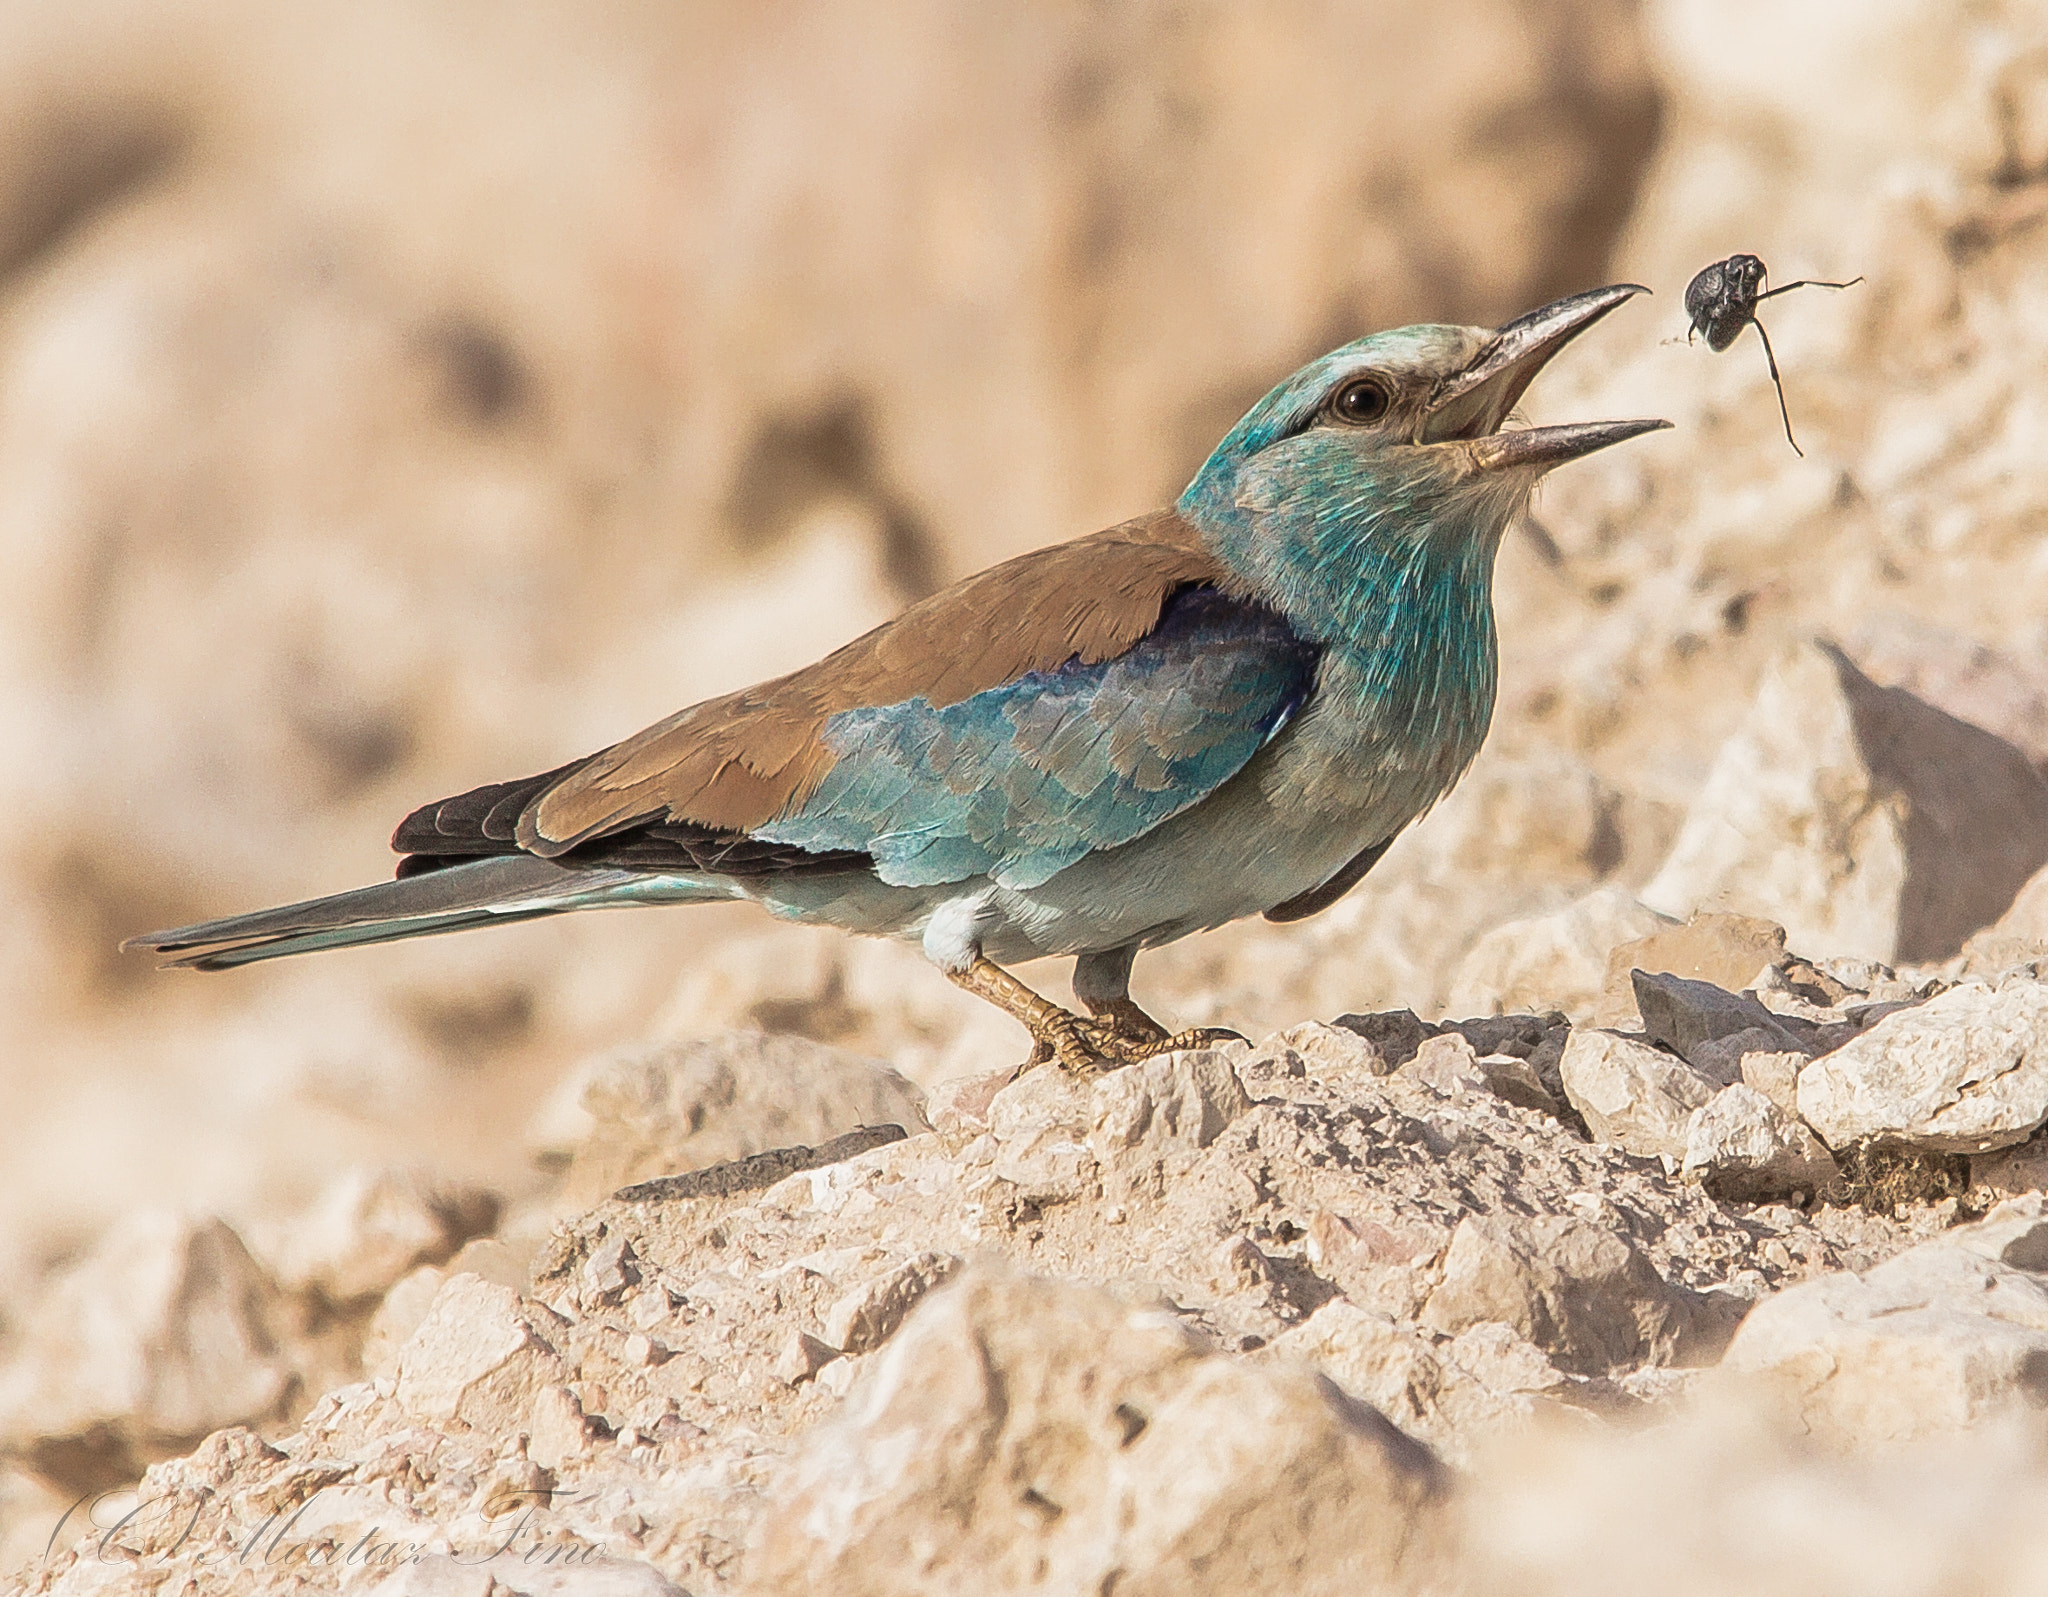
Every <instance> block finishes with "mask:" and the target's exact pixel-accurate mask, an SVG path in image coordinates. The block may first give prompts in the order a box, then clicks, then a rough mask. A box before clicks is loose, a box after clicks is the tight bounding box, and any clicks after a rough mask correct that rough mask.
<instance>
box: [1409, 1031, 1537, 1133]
mask: <svg viewBox="0 0 2048 1597" xmlns="http://www.w3.org/2000/svg"><path fill="white" fill-rule="evenodd" d="M1401 1073H1402V1074H1403V1075H1405V1076H1408V1077H1409V1078H1410V1079H1412V1080H1415V1081H1419V1082H1422V1083H1423V1084H1424V1085H1426V1086H1429V1087H1432V1088H1434V1089H1435V1090H1436V1091H1438V1092H1440V1093H1443V1094H1444V1095H1445V1096H1447V1097H1452V1096H1455V1095H1457V1094H1458V1093H1461V1092H1490V1093H1492V1094H1493V1095H1494V1096H1495V1097H1496V1098H1499V1099H1501V1100H1502V1101H1503V1102H1505V1103H1511V1104H1517V1105H1519V1106H1520V1107H1522V1108H1524V1109H1538V1110H1541V1111H1543V1112H1544V1113H1546V1114H1550V1113H1555V1112H1556V1109H1557V1102H1556V1100H1555V1099H1553V1098H1552V1097H1551V1096H1550V1091H1549V1089H1548V1088H1546V1087H1545V1086H1544V1085H1543V1082H1542V1079H1541V1078H1540V1077H1539V1076H1538V1075H1537V1074H1536V1071H1535V1068H1534V1067H1533V1066H1532V1065H1530V1063H1529V1061H1528V1060H1526V1059H1523V1058H1519V1057H1517V1056H1516V1055H1514V1054H1485V1055H1481V1054H1479V1053H1478V1052H1476V1051H1475V1050H1474V1048H1473V1046H1472V1044H1471V1042H1470V1041H1469V1040H1468V1039H1466V1038H1465V1037H1463V1036H1461V1035H1459V1034H1458V1033H1457V1032H1445V1033H1442V1034H1441V1035H1439V1036H1435V1037H1431V1038H1428V1039H1427V1040H1425V1041H1424V1042H1423V1044H1422V1046H1421V1047H1420V1048H1418V1049H1416V1051H1415V1057H1414V1058H1413V1059H1411V1060H1409V1061H1408V1063H1407V1064H1405V1065H1403V1066H1402V1067H1401Z"/></svg>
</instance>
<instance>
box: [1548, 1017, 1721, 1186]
mask: <svg viewBox="0 0 2048 1597" xmlns="http://www.w3.org/2000/svg"><path fill="white" fill-rule="evenodd" d="M1558 1073H1559V1075H1560V1076H1561V1077H1562V1078H1563V1080H1564V1091H1565V1096H1566V1097H1567V1098H1569V1099H1570V1100H1571V1104H1572V1107H1573V1108H1574V1109H1576V1110H1578V1112H1579V1113H1580V1114H1582V1115H1584V1116H1585V1117H1586V1127H1587V1129H1588V1130H1590V1131H1591V1132H1592V1133H1593V1135H1594V1136H1595V1137H1596V1138H1598V1139H1599V1140H1600V1141H1602V1142H1611V1143H1613V1144H1614V1145H1615V1146H1616V1147H1618V1148H1625V1149H1627V1150H1628V1151H1629V1152H1630V1153H1633V1154H1640V1155H1642V1156H1644V1157H1645V1158H1654V1157H1656V1156H1658V1155H1662V1156H1664V1157H1666V1158H1669V1159H1673V1160H1678V1159H1683V1158H1684V1157H1685V1128H1686V1124H1687V1122H1688V1121H1689V1120H1691V1118H1692V1112H1693V1111H1694V1110H1695V1109H1698V1108H1699V1107H1701V1106H1702V1105H1703V1104H1705V1103H1706V1102H1707V1101H1708V1100H1709V1099H1711V1098H1712V1097H1713V1096H1714V1094H1715V1092H1716V1091H1718V1090H1719V1087H1720V1083H1718V1082H1714V1081H1710V1080H1708V1079H1707V1078H1706V1077H1705V1076H1703V1075H1701V1074H1700V1073H1699V1072H1698V1071H1697V1070H1695V1069H1693V1067H1692V1066H1691V1065H1689V1064H1687V1063H1686V1062H1685V1061H1684V1060H1683V1059H1679V1058H1676V1057H1675V1056H1673V1055H1671V1054H1667V1053H1665V1052H1664V1051H1663V1050H1662V1049H1661V1048H1653V1047H1651V1046H1650V1044H1648V1043H1646V1042H1644V1041H1643V1040H1642V1039H1641V1038H1638V1037H1624V1036H1622V1035H1621V1034H1620V1033H1619V1032H1612V1031H1593V1030H1590V1029H1587V1028H1583V1027H1582V1028H1580V1029H1578V1030H1575V1031H1573V1033H1572V1034H1571V1038H1570V1040H1569V1041H1567V1042H1566V1043H1565V1046H1564V1057H1563V1059H1561V1060H1560V1061H1559V1062H1558Z"/></svg>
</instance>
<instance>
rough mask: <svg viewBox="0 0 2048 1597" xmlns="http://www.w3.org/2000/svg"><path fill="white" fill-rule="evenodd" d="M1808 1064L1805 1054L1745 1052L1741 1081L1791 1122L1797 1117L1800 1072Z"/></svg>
mask: <svg viewBox="0 0 2048 1597" xmlns="http://www.w3.org/2000/svg"><path fill="white" fill-rule="evenodd" d="M1808 1063H1809V1061H1808V1058H1807V1056H1806V1054H1805V1053H1803V1052H1799V1053H1794V1052H1791V1051H1789V1050H1788V1051H1787V1052H1784V1053H1753V1052H1745V1053H1744V1054H1743V1055H1742V1059H1741V1069H1742V1082H1743V1085H1744V1086H1746V1087H1754V1088H1755V1089H1756V1090H1757V1091H1758V1092H1760V1093H1762V1094H1763V1095H1764V1096H1765V1097H1766V1098H1768V1099H1770V1100H1771V1102H1772V1103H1774V1104H1776V1105H1777V1106H1778V1107H1779V1108H1780V1109H1781V1110H1783V1111H1784V1112H1785V1113H1786V1114H1788V1115H1790V1116H1792V1117H1793V1118H1794V1119H1797V1118H1798V1115H1799V1073H1800V1072H1801V1071H1802V1070H1804V1069H1805V1068H1806V1066H1807V1064H1808Z"/></svg>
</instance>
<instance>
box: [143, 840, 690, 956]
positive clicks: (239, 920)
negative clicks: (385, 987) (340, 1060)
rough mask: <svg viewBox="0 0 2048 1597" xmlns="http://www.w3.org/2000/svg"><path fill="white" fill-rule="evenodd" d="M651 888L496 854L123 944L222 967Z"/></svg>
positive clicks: (683, 888) (527, 915)
mask: <svg viewBox="0 0 2048 1597" xmlns="http://www.w3.org/2000/svg"><path fill="white" fill-rule="evenodd" d="M650 885H651V884H650V881H649V878H648V877H647V875H646V874H645V873H644V872H639V871H625V870H601V869H600V870H591V869H577V868H574V867H568V866H562V865H557V864H555V863H554V862H553V861H552V860H544V859H536V858H535V857H533V856H532V855H530V854H515V855H500V856H497V857H495V858H490V859H480V860H474V861H469V862H466V863H464V864H461V865H451V866H448V867H446V868H445V869H442V870H437V871H428V872H424V873H422V874H420V875H417V876H407V877H402V878H400V879H399V880H397V881H390V882H378V883H376V884H375V885H374V886H370V887H358V888H356V889H354V890H353V891H351V892H346V893H336V894H334V895H332V896H331V897H328V898H315V899H311V900H309V901H307V902H306V903H303V904H286V905H284V906H282V907H281V908H278V909H265V910H258V911H256V912H255V913H253V914H249V915H229V916H227V917H225V918H224V919H221V920H210V921H200V922H198V923H197V924H196V925H192V926H178V927H173V928H172V929H171V930H169V931H162V932H146V933H144V934H143V935H142V936H140V937H131V938H129V939H128V941H126V942H125V943H123V944H122V945H121V946H122V948H123V949H130V948H147V949H152V950H154V951H156V952H157V953H162V954H175V955H178V956H180V957H178V958H175V959H171V960H167V961H166V962H165V963H166V966H167V967H184V968H187V969H191V970H227V969H230V968H232V967H234V966H236V965H251V964H254V963H255V962H256V961H258V960H263V959H280V958H283V957H284V956H285V955H287V954H310V953H314V952H317V951H319V950H321V949H328V948H350V947H355V946H357V945H359V944H364V943H388V942H393V941H395V940H397V939H399V938H403V937H429V936H432V935H434V934H436V933H438V932H456V931H462V930H464V929H465V928H467V927H471V926H485V925H491V926H497V925H503V924H505V923H506V922H508V921H516V920H534V919H537V918H538V917H540V916H543V915H560V914H564V913H566V912H567V911H569V910H576V909H594V908H597V907H598V906H600V905H602V904H606V903H645V902H648V900H649V898H650V897H651V896H655V895H651V894H650V893H649V892H648V888H649V887H650ZM659 896H661V897H665V898H673V899H688V898H693V897H702V898H706V899H709V898H716V897H722V896H724V895H723V894H722V893H720V892H719V891H718V890H717V889H715V888H712V887H709V886H708V885H707V886H705V887H702V888H698V889H695V890H693V889H691V888H690V887H689V886H687V885H686V884H684V883H682V882H676V883H675V884H674V890H673V891H671V892H664V893H661V894H660V895H659Z"/></svg>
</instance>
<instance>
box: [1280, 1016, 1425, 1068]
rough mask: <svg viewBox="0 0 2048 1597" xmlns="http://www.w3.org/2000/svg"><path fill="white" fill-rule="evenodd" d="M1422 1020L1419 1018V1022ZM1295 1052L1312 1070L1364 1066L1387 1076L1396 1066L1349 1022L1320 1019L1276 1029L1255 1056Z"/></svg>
mask: <svg viewBox="0 0 2048 1597" xmlns="http://www.w3.org/2000/svg"><path fill="white" fill-rule="evenodd" d="M1418 1024H1419V1022H1418ZM1282 1051H1286V1052H1290V1053H1292V1054H1294V1055H1295V1057H1297V1058H1298V1059H1300V1060H1301V1062H1302V1063H1303V1064H1304V1065H1306V1066H1307V1067H1308V1068H1309V1069H1310V1070H1313V1071H1317V1072H1322V1073H1327V1072H1330V1071H1333V1070H1362V1071H1364V1072H1365V1073H1366V1074H1367V1075H1369V1076H1384V1075H1386V1074H1387V1073H1388V1071H1390V1070H1392V1069H1393V1066H1391V1065H1389V1064H1388V1063H1387V1061H1386V1057H1385V1056H1384V1055H1383V1054H1381V1052H1380V1051H1379V1049H1378V1048H1376V1047H1374V1046H1373V1044H1372V1043H1371V1042H1370V1041H1368V1040H1367V1039H1366V1038H1365V1037H1363V1036H1361V1035H1360V1034H1359V1033H1358V1032H1355V1031H1353V1030H1351V1029H1350V1028H1349V1027H1346V1026H1326V1025H1324V1024H1323V1023H1322V1022H1321V1021H1319V1020H1305V1021H1303V1022H1302V1023H1301V1024H1300V1025H1298V1026H1289V1027H1288V1028H1287V1029H1286V1030H1285V1031H1280V1032H1275V1033H1274V1034H1273V1035H1272V1036H1271V1037H1268V1038H1267V1039H1266V1040H1265V1041H1264V1042H1262V1043H1261V1044H1260V1045H1259V1047H1258V1052H1257V1054H1256V1055H1255V1056H1254V1057H1259V1056H1267V1055H1275V1054H1279V1053H1281V1052H1282Z"/></svg>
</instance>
